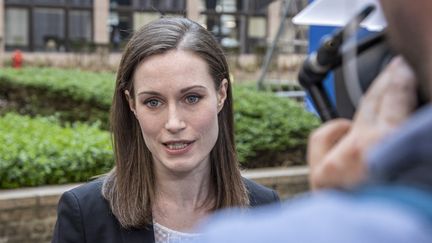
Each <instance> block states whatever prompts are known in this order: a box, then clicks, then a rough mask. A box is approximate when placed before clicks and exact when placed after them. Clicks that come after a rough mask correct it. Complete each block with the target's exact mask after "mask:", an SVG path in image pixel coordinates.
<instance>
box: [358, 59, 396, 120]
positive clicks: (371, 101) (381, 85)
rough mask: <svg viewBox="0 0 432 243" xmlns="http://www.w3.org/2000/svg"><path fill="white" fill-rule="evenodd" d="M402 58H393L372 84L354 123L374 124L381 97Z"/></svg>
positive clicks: (388, 86)
mask: <svg viewBox="0 0 432 243" xmlns="http://www.w3.org/2000/svg"><path fill="white" fill-rule="evenodd" d="M401 60H402V58H401V57H395V58H393V59H392V61H391V62H390V64H389V65H387V67H386V68H385V69H384V70H383V72H381V74H380V75H378V77H377V78H376V79H375V80H374V81H373V82H372V84H371V86H370V87H369V89H368V90H367V92H366V94H365V95H364V97H363V98H362V100H361V102H360V105H359V108H358V111H357V113H356V116H355V118H354V120H355V121H356V123H362V122H366V123H374V122H375V121H376V119H377V115H378V114H379V112H380V108H381V103H382V99H383V96H384V94H385V93H386V92H388V90H389V88H390V87H391V85H392V80H393V75H394V72H395V71H396V70H397V69H398V66H399V65H400V62H401Z"/></svg>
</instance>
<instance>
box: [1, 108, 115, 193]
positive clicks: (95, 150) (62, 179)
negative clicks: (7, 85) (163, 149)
mask: <svg viewBox="0 0 432 243" xmlns="http://www.w3.org/2000/svg"><path fill="white" fill-rule="evenodd" d="M0 144H1V146H0V188H15V187H22V186H37V185H44V184H62V183H69V182H82V181H86V180H88V179H89V178H91V177H92V176H95V175H98V174H102V173H105V172H107V171H109V169H110V168H111V167H112V165H113V155H112V147H111V141H110V135H109V133H108V132H106V131H101V130H100V129H99V128H98V125H97V124H95V125H91V126H90V125H87V124H80V123H75V124H73V125H66V126H65V127H61V126H59V125H58V121H57V119H56V118H53V117H49V118H46V117H45V118H43V117H37V118H30V117H28V116H20V115H17V114H13V113H8V114H6V115H5V116H3V117H0Z"/></svg>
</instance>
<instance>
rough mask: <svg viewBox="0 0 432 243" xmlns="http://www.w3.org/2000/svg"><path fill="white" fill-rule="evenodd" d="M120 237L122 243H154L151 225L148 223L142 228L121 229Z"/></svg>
mask: <svg viewBox="0 0 432 243" xmlns="http://www.w3.org/2000/svg"><path fill="white" fill-rule="evenodd" d="M121 232H122V238H123V242H124V243H154V242H155V239H154V232H153V225H149V226H147V227H146V228H144V229H130V230H122V231H121Z"/></svg>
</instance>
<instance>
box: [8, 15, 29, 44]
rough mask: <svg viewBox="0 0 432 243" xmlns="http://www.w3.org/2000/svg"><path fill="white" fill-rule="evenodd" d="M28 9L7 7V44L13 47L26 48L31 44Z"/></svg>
mask: <svg viewBox="0 0 432 243" xmlns="http://www.w3.org/2000/svg"><path fill="white" fill-rule="evenodd" d="M28 17H29V15H28V11H27V9H20V8H6V14H5V38H6V40H5V41H6V45H7V46H11V47H12V48H26V47H28V44H29V36H28V29H29V28H28Z"/></svg>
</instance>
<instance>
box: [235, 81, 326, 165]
mask: <svg viewBox="0 0 432 243" xmlns="http://www.w3.org/2000/svg"><path fill="white" fill-rule="evenodd" d="M234 99H235V100H234V110H235V114H234V119H235V129H236V145H237V151H238V155H239V160H240V162H241V163H242V165H244V166H246V167H249V168H253V167H263V166H271V165H281V164H283V163H288V164H303V163H304V161H305V160H304V153H305V147H306V143H307V137H308V135H309V133H310V132H311V130H312V129H314V128H316V127H317V126H318V124H319V122H318V119H316V118H315V117H314V116H313V115H311V114H310V113H308V112H306V111H305V110H304V108H303V107H302V106H301V105H300V104H299V103H297V102H295V101H293V100H289V99H287V98H280V97H277V96H275V95H274V94H273V93H267V92H258V91H256V90H254V89H252V88H247V87H236V88H235V89H234Z"/></svg>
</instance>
